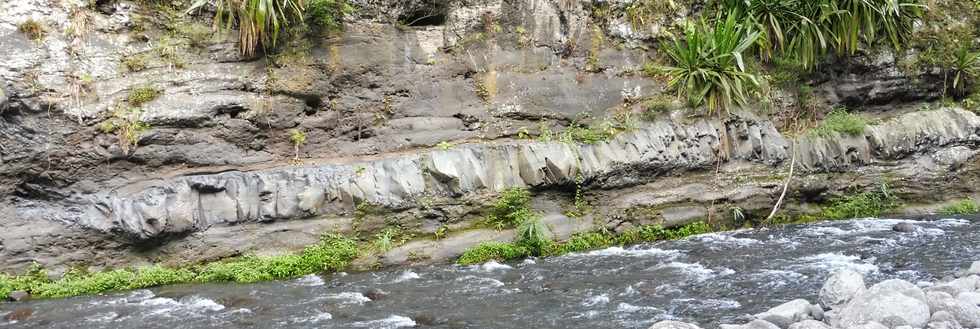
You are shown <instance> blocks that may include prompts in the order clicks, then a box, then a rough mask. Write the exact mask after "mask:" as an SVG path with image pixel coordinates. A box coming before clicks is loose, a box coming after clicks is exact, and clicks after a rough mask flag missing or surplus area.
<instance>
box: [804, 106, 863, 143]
mask: <svg viewBox="0 0 980 329" xmlns="http://www.w3.org/2000/svg"><path fill="white" fill-rule="evenodd" d="M867 126H868V122H867V121H865V120H864V118H861V116H859V115H857V114H851V113H848V112H847V109H844V108H837V109H834V110H832V111H830V113H828V114H827V116H826V117H824V119H823V121H822V122H820V125H818V126H817V127H815V128H813V129H811V130H810V133H811V134H812V135H815V136H820V137H831V136H833V135H834V134H841V135H850V136H858V135H861V134H863V133H864V129H865V128H866V127H867Z"/></svg>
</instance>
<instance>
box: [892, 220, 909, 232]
mask: <svg viewBox="0 0 980 329" xmlns="http://www.w3.org/2000/svg"><path fill="white" fill-rule="evenodd" d="M892 230H893V231H895V232H902V233H911V232H915V225H912V223H909V222H901V223H898V224H895V226H892Z"/></svg>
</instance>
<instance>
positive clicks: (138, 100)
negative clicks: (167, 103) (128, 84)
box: [126, 85, 160, 107]
mask: <svg viewBox="0 0 980 329" xmlns="http://www.w3.org/2000/svg"><path fill="white" fill-rule="evenodd" d="M157 97H160V90H159V89H156V88H154V87H153V86H149V85H146V86H140V87H135V88H132V89H130V90H129V95H128V96H126V101H127V102H129V105H132V106H137V107H138V106H143V104H146V103H149V102H150V101H152V100H154V99H157Z"/></svg>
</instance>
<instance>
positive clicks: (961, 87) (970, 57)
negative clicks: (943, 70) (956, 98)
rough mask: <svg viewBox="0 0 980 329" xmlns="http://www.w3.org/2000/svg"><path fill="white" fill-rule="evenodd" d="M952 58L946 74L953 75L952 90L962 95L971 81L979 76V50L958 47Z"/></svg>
mask: <svg viewBox="0 0 980 329" xmlns="http://www.w3.org/2000/svg"><path fill="white" fill-rule="evenodd" d="M952 60H953V61H952V65H951V67H950V69H949V73H948V74H951V75H952V77H953V92H955V93H956V94H960V95H962V94H964V93H965V92H966V91H967V86H968V85H969V84H970V83H971V81H972V80H973V79H976V78H977V76H980V52H975V51H970V49H969V48H968V47H960V49H958V50H957V51H956V53H954V54H953V58H952Z"/></svg>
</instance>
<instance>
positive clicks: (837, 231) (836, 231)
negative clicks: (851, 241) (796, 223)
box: [801, 226, 851, 236]
mask: <svg viewBox="0 0 980 329" xmlns="http://www.w3.org/2000/svg"><path fill="white" fill-rule="evenodd" d="M801 231H802V233H803V234H806V235H809V236H828V235H834V236H836V235H848V234H850V233H851V232H850V231H847V230H844V229H841V228H839V227H832V226H810V227H806V228H804V229H803V230H801Z"/></svg>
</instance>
